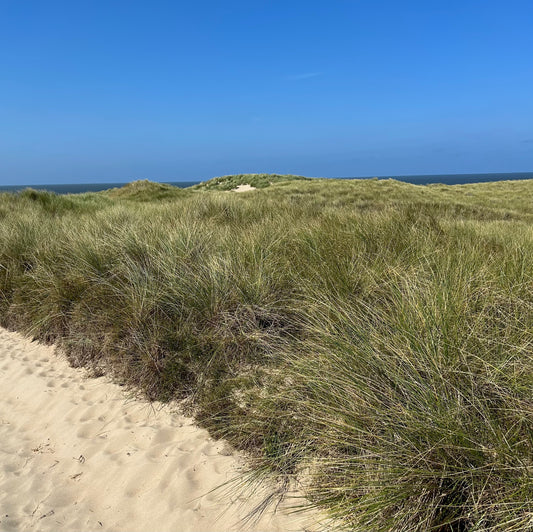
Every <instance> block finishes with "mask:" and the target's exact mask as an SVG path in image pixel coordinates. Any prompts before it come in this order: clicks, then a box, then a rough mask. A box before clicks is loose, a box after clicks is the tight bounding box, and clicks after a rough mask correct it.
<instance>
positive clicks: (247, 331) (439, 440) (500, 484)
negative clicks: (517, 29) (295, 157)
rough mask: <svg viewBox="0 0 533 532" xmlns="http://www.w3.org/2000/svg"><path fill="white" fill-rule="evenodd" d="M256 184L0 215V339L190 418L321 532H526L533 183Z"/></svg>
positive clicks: (48, 203) (531, 442) (149, 192)
mask: <svg viewBox="0 0 533 532" xmlns="http://www.w3.org/2000/svg"><path fill="white" fill-rule="evenodd" d="M255 178H256V179H258V181H257V183H256V184H260V187H264V188H260V187H258V190H255V191H253V192H251V193H247V194H233V193H232V192H226V191H224V189H225V188H232V187H230V186H229V185H230V184H231V185H235V186H236V185H237V184H243V183H245V182H247V181H246V176H236V177H231V176H230V178H227V179H226V181H227V183H226V184H228V186H227V187H226V186H225V182H224V181H223V180H221V178H219V179H218V180H217V181H216V183H215V185H216V186H213V187H210V186H204V187H197V188H193V189H187V190H177V189H176V190H173V188H172V187H167V186H159V185H157V184H151V183H146V182H144V183H134V184H130V185H128V187H125V188H124V189H121V190H120V189H119V190H114V191H109V192H103V193H97V194H82V195H76V196H56V195H54V194H50V193H45V192H40V191H31V190H28V191H25V192H23V193H21V194H18V195H10V194H2V195H0V321H1V324H2V325H4V326H8V327H11V328H16V329H19V330H22V331H26V332H28V333H30V334H32V335H33V336H34V337H36V338H39V339H41V340H45V341H54V342H57V343H59V344H61V346H62V347H63V349H64V350H65V351H66V352H67V354H68V356H69V358H70V360H71V362H72V363H74V364H78V365H86V366H88V367H90V368H93V370H94V371H96V372H103V371H105V372H110V373H111V374H112V375H113V376H114V377H115V378H116V379H118V380H120V381H122V382H124V383H127V384H129V385H130V386H132V388H134V389H137V390H142V391H143V393H145V394H146V395H147V396H148V397H150V398H158V399H171V398H176V397H179V398H184V399H186V402H187V404H188V405H189V407H190V409H191V411H193V412H194V414H195V415H196V417H197V419H198V420H199V422H201V423H202V424H204V425H205V426H207V427H208V428H209V429H210V430H211V432H212V434H213V435H215V436H223V437H226V438H228V439H229V440H230V441H231V442H232V443H233V444H234V445H236V446H237V447H239V448H241V449H245V450H247V451H249V455H250V457H251V460H252V463H253V464H254V467H255V468H256V471H258V472H261V471H265V470H266V471H270V472H274V473H275V474H278V475H280V476H281V477H283V478H288V477H292V476H295V475H296V476H298V478H299V479H300V480H301V482H302V483H303V485H304V487H305V490H306V495H307V497H308V499H309V500H310V501H311V503H312V504H313V505H316V506H317V507H320V508H323V509H325V510H326V511H327V512H329V515H330V516H331V517H332V518H334V519H335V520H336V521H335V523H336V524H335V525H334V527H336V528H337V527H338V528H340V527H345V528H347V529H349V530H356V531H361V532H362V531H365V532H366V531H391V532H392V531H400V532H403V531H413V532H414V531H419V532H423V531H428V530H434V531H438V532H448V531H449V532H452V531H456V532H461V531H476V532H480V531H487V532H488V531H491V532H493V531H494V532H496V531H526V530H531V529H533V393H532V392H533V345H532V342H533V306H532V304H533V226H532V220H533V208H532V207H531V205H532V204H533V203H532V202H531V198H532V197H533V182H532V181H521V182H500V183H486V184H476V185H462V186H444V185H433V186H427V187H421V186H415V185H409V184H405V183H399V182H396V181H392V180H384V181H378V180H369V181H340V180H339V181H337V180H328V181H325V180H300V179H298V180H294V179H293V180H283V179H281V178H280V176H275V178H270V177H269V176H259V177H258V176H255ZM259 178H260V180H259ZM250 179H251V178H250ZM248 181H249V180H248Z"/></svg>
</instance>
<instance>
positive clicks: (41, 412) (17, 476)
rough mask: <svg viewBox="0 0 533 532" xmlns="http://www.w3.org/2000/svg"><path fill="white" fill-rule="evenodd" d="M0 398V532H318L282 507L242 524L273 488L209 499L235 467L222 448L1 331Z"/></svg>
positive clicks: (189, 423) (231, 489)
mask: <svg viewBox="0 0 533 532" xmlns="http://www.w3.org/2000/svg"><path fill="white" fill-rule="evenodd" d="M0 390H1V394H2V395H1V398H0V512H1V514H0V530H2V531H26V530H43V531H46V530H50V531H56V532H62V531H65V532H66V531H69V532H74V531H96V530H102V531H125V532H126V531H127V532H136V531H151V532H152V531H153V532H163V531H174V532H175V531H206V532H207V531H230V530H257V531H265V532H266V531H289V530H316V529H318V527H317V525H316V524H313V522H314V521H315V520H316V514H312V513H305V514H301V513H299V514H294V513H292V514H291V513H290V512H289V511H288V510H287V507H288V506H293V505H298V504H301V502H302V501H301V499H298V498H291V497H289V498H287V499H285V500H284V501H283V502H282V503H281V504H280V505H279V506H278V508H277V510H275V509H274V508H269V510H267V511H266V512H265V513H263V515H262V516H261V518H260V520H259V521H246V520H245V518H246V516H247V515H248V514H249V512H250V511H251V510H253V509H254V507H256V506H258V505H260V504H261V502H262V501H263V500H264V497H265V496H266V495H268V493H269V492H270V491H269V490H273V489H274V486H268V487H264V489H262V490H258V492H256V493H250V492H249V491H243V489H244V488H242V487H239V486H238V485H235V484H229V485H226V486H225V487H223V488H221V489H217V490H215V491H211V490H213V489H214V488H217V487H218V486H220V485H223V484H224V483H225V482H227V481H228V480H230V479H232V478H235V477H236V476H237V474H238V473H239V471H240V468H241V467H242V465H243V460H242V457H240V456H239V455H238V453H235V452H233V451H232V450H231V448H229V446H228V445H227V444H226V443H224V442H222V441H215V440H213V439H211V438H210V437H209V435H208V433H207V432H206V431H205V430H203V429H201V428H199V427H197V426H196V425H194V423H193V420H192V419H190V418H188V417H185V416H183V415H181V414H179V413H178V412H177V411H176V407H174V409H173V408H172V406H162V405H157V404H150V403H147V402H143V401H140V400H137V399H132V398H128V396H127V395H126V394H125V392H124V389H123V388H121V387H120V386H118V385H116V384H113V383H111V382H109V381H108V380H107V378H103V377H100V378H97V379H94V378H87V376H86V372H85V370H82V369H74V368H71V367H70V366H69V365H68V363H67V361H66V360H65V359H64V358H63V357H62V356H61V354H60V353H58V352H56V350H55V349H54V348H53V347H51V346H45V345H41V344H39V343H37V342H30V341H29V340H27V339H25V338H24V337H22V336H21V335H19V334H17V333H13V332H9V331H6V330H5V329H0ZM295 497H296V495H295ZM243 519H244V521H243Z"/></svg>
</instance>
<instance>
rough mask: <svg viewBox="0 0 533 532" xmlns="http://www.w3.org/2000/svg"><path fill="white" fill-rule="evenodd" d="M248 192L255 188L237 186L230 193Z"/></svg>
mask: <svg viewBox="0 0 533 532" xmlns="http://www.w3.org/2000/svg"><path fill="white" fill-rule="evenodd" d="M250 190H256V188H255V187H252V185H238V186H237V187H235V188H234V189H232V190H231V191H232V192H249V191H250Z"/></svg>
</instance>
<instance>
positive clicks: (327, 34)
mask: <svg viewBox="0 0 533 532" xmlns="http://www.w3.org/2000/svg"><path fill="white" fill-rule="evenodd" d="M532 170H533V2H532V1H531V0H524V1H519V0H505V1H504V0H478V1H474V0H450V1H446V2H445V1H437V0H435V1H433V0H404V1H399V0H329V1H313V0H306V1H291V0H280V1H276V0H274V1H266V0H265V1H262V0H246V1H233V0H227V1H222V0H217V1H201V0H189V1H178V0H175V1H168V2H165V1H158V0H151V1H142V2H141V1H135V0H128V1H114V0H105V1H98V0H90V1H89V0H79V1H78V0H68V1H55V0H47V1H42V0H36V1H31V0H0V184H39V183H77V182H91V181H92V182H106V181H131V180H133V179H139V178H147V179H153V180H161V181H179V180H194V179H205V178H209V177H213V176H218V175H224V174H229V173H241V172H278V173H297V174H303V175H308V176H372V175H401V174H443V173H470V172H520V171H532Z"/></svg>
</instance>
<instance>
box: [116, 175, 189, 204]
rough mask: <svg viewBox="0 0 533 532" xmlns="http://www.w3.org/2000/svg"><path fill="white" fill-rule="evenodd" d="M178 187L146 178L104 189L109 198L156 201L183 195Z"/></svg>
mask: <svg viewBox="0 0 533 532" xmlns="http://www.w3.org/2000/svg"><path fill="white" fill-rule="evenodd" d="M183 193H184V192H183V190H182V189H180V188H179V187H175V186H172V185H167V184H165V183H154V182H152V181H148V180H147V179H143V180H139V181H132V182H131V183H128V184H127V185H124V186H123V187H120V188H112V189H109V190H106V191H105V194H107V195H108V196H109V197H111V198H120V199H126V200H132V201H156V200H163V199H175V198H177V197H179V196H180V195H183Z"/></svg>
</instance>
